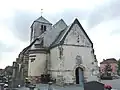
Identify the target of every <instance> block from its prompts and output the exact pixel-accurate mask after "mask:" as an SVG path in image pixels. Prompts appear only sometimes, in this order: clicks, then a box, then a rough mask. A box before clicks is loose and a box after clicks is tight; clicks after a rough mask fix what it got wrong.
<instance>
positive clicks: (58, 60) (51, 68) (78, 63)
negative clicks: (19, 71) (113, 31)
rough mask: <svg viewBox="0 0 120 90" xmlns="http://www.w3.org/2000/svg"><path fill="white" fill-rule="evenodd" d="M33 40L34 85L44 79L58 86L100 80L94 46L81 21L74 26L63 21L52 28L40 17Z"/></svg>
mask: <svg viewBox="0 0 120 90" xmlns="http://www.w3.org/2000/svg"><path fill="white" fill-rule="evenodd" d="M30 41H31V43H30V45H29V46H28V47H29V66H28V78H29V79H30V81H31V82H32V83H40V82H42V80H43V78H44V77H49V78H50V79H51V80H53V81H55V82H56V83H57V84H82V83H83V82H84V81H91V80H98V73H99V72H98V71H99V68H98V65H97V60H96V56H95V54H94V49H93V43H92V41H91V40H90V38H89V37H88V35H87V33H86V32H85V30H84V29H83V27H82V25H81V24H80V22H79V21H78V19H75V20H74V21H73V23H72V24H71V25H67V24H66V23H65V22H64V20H63V19H61V20H59V21H58V22H57V23H56V24H54V25H52V24H51V23H50V22H49V21H48V20H46V19H45V18H44V17H42V16H41V17H39V18H38V19H37V20H35V21H34V22H33V24H32V25H31V39H30ZM43 81H44V80H43Z"/></svg>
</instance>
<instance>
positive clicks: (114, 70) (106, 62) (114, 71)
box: [100, 58, 118, 76]
mask: <svg viewBox="0 0 120 90" xmlns="http://www.w3.org/2000/svg"><path fill="white" fill-rule="evenodd" d="M107 66H110V69H111V75H112V76H115V75H117V70H118V64H117V60H116V59H115V58H109V59H106V60H105V59H103V61H102V62H100V73H101V74H104V73H105V70H106V67H107Z"/></svg>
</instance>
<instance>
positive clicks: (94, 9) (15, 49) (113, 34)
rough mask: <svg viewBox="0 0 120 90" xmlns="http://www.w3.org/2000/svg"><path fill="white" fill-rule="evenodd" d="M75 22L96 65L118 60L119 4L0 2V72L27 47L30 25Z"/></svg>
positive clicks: (103, 0)
mask: <svg viewBox="0 0 120 90" xmlns="http://www.w3.org/2000/svg"><path fill="white" fill-rule="evenodd" d="M41 8H42V9H43V16H44V17H45V18H46V19H47V20H49V21H50V22H51V23H53V24H54V23H55V22H57V21H58V20H59V19H61V18H63V19H64V20H65V22H66V23H67V24H70V23H72V22H73V20H74V18H78V19H79V21H80V23H81V24H82V26H83V28H84V29H85V31H86V32H87V34H88V35H89V37H90V39H91V40H92V41H93V43H94V49H95V54H96V55H97V59H98V61H99V62H100V61H102V59H103V58H104V59H106V58H113V57H114V58H116V59H119V58H120V48H119V47H120V41H119V40H120V11H119V8H120V0H59V1H58V0H0V68H4V67H5V66H7V65H11V64H12V61H15V59H16V58H17V56H18V54H19V52H20V51H21V50H22V49H23V48H24V47H26V46H27V45H28V44H29V37H30V25H31V24H32V22H33V21H34V20H35V19H37V18H38V17H39V16H41Z"/></svg>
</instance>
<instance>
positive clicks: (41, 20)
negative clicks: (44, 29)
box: [34, 16, 52, 25]
mask: <svg viewBox="0 0 120 90" xmlns="http://www.w3.org/2000/svg"><path fill="white" fill-rule="evenodd" d="M34 22H40V23H46V24H51V25H52V23H50V22H49V21H48V20H46V19H45V18H44V17H42V16H41V17H39V18H38V19H36V20H35V21H34Z"/></svg>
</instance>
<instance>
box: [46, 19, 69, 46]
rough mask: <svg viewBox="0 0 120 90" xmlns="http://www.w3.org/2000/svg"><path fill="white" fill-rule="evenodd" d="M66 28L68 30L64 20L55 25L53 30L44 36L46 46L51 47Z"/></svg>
mask: <svg viewBox="0 0 120 90" xmlns="http://www.w3.org/2000/svg"><path fill="white" fill-rule="evenodd" d="M65 28H67V24H66V23H65V22H64V20H63V19H60V20H59V21H58V22H57V23H56V24H54V25H53V27H52V29H51V30H48V31H47V32H46V34H45V36H44V44H45V46H46V47H49V46H50V45H51V44H52V43H53V42H54V41H55V40H56V38H58V36H59V35H60V33H61V31H63V30H64V29H65Z"/></svg>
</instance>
